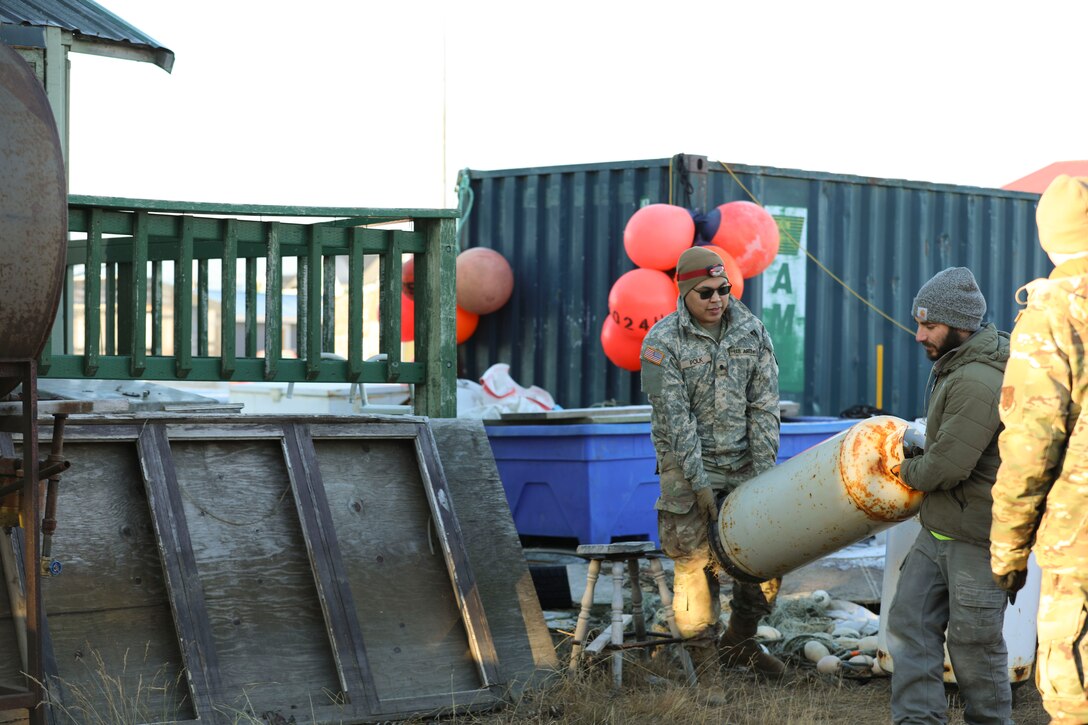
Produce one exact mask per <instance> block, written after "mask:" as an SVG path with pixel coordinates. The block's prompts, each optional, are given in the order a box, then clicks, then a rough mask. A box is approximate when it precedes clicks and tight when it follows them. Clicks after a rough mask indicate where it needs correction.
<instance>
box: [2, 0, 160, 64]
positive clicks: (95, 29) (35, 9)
mask: <svg viewBox="0 0 1088 725" xmlns="http://www.w3.org/2000/svg"><path fill="white" fill-rule="evenodd" d="M0 23H4V24H8V25H15V26H23V27H56V28H60V29H62V30H65V31H68V32H70V33H72V34H73V36H74V39H75V40H76V41H77V43H76V44H73V46H72V49H73V50H75V51H77V52H86V53H97V54H103V55H116V56H118V57H123V58H132V59H135V60H145V61H148V62H151V63H154V64H155V65H157V66H159V67H160V68H162V69H163V70H165V71H166V72H167V73H169V72H170V70H171V68H173V66H174V51H172V50H170V49H169V48H166V47H164V46H163V45H162V44H161V43H159V42H158V41H157V40H155V39H154V38H152V37H151V36H149V35H147V34H146V33H144V32H142V31H140V30H139V29H137V28H135V27H133V26H132V25H130V24H129V23H127V22H125V21H124V20H122V19H121V18H119V17H117V16H116V15H114V14H113V13H111V12H110V11H109V10H107V9H106V8H104V7H102V6H101V5H99V4H98V3H96V2H93V0H0ZM78 41H84V42H83V43H79V42H78ZM106 48H108V49H109V50H106ZM110 51H113V52H110Z"/></svg>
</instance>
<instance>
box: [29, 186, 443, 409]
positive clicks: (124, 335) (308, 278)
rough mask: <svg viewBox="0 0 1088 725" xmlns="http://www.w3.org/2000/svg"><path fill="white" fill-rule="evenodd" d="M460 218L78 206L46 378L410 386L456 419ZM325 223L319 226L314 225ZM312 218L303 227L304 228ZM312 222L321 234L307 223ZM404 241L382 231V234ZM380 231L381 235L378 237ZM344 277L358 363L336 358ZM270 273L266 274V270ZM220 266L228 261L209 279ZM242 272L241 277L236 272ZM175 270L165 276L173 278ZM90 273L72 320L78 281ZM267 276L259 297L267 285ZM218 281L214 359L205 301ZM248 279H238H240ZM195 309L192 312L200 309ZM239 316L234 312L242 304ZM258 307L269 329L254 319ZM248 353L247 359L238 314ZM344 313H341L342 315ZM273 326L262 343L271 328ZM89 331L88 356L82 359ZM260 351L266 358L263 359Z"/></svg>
mask: <svg viewBox="0 0 1088 725" xmlns="http://www.w3.org/2000/svg"><path fill="white" fill-rule="evenodd" d="M457 216H458V212H457V211H456V210H454V209H354V208H327V207H287V206H253V205H223V204H204V203H191V202H166V201H154V200H143V199H115V198H102V197H86V196H71V197H69V209H68V229H69V242H68V257H67V275H66V280H65V285H64V290H63V292H62V299H61V304H60V309H59V312H58V316H57V321H56V324H55V325H54V329H53V334H52V337H51V340H50V343H49V344H48V345H47V346H46V349H45V350H44V351H43V353H42V355H41V357H40V360H39V375H41V376H42V377H48V378H100V379H110V380H166V381H169V380H191V381H276V382H343V383H411V384H414V385H415V396H414V400H415V412H416V413H417V414H420V415H428V416H432V417H453V416H455V415H456V337H455V327H454V325H455V309H456V289H455V268H454V265H455V260H456V257H457V251H458V250H457V240H456V230H455V227H456V220H457ZM318 217H320V218H321V219H314V218H318ZM299 218H301V219H303V220H304V221H302V222H299V221H298V219H299ZM307 218H310V219H307ZM395 222H410V224H398V225H397V227H410V228H382V225H392V224H393V223H395ZM376 225H377V226H376ZM406 253H411V254H414V255H415V262H414V264H415V311H416V312H415V320H414V324H415V360H414V361H413V362H406V361H403V360H402V359H401V305H400V295H401V266H402V263H401V258H402V255H403V254H406ZM365 255H378V258H379V259H378V271H379V309H380V311H381V316H380V319H379V331H380V332H379V342H378V348H379V351H380V353H381V355H382V356H383V359H379V360H375V359H374V358H375V357H378V356H375V355H371V356H370V359H364V356H363V272H364V256H365ZM292 257H293V258H294V263H295V267H296V270H297V335H296V336H295V337H296V339H295V344H294V345H293V351H294V353H295V355H296V357H295V358H291V357H284V356H283V355H282V352H281V351H282V349H283V343H284V336H283V331H284V324H283V319H284V318H283V299H284V292H283V289H284V288H283V282H284V280H283V272H282V270H283V267H284V263H283V260H285V259H289V258H292ZM337 257H342V258H343V259H344V260H346V262H347V268H348V284H347V289H348V291H347V295H348V300H347V306H346V308H347V320H346V325H347V333H348V335H347V351H346V352H347V354H346V355H340V357H342V358H346V359H331V356H329V355H328V354H326V355H323V354H322V353H334V352H335V351H334V349H333V347H334V330H335V325H336V320H335V316H336V307H337V305H336V284H335V269H336V258H337ZM262 259H263V260H264V264H263V265H261V264H259V260H262ZM212 260H220V263H219V264H218V265H215V266H214V267H213V266H212V265H210V262H211V261H212ZM239 260H244V262H243V264H242V265H241V266H242V267H243V269H244V272H242V273H241V274H239V273H238V271H237V269H238V267H239V264H238V261H239ZM167 262H172V265H170V266H168V267H164V263H167ZM81 265H82V268H83V271H84V273H83V276H82V280H83V295H82V302H83V307H82V314H77V312H76V310H77V309H78V304H77V303H78V300H77V299H76V298H77V294H76V293H77V289H78V285H77V281H76V280H77V275H76V271H77V267H79V266H81ZM260 266H263V268H264V273H263V280H262V281H263V285H259V284H258V271H259V267H260ZM170 271H172V272H173V339H172V348H173V353H174V354H173V355H163V344H164V340H163V331H164V318H163V312H164V307H165V306H164V300H163V295H164V289H166V290H169V284H167V280H166V275H164V272H170ZM213 272H218V274H219V276H220V278H221V285H219V287H220V288H221V289H222V295H221V315H220V318H221V321H220V325H221V328H220V330H219V331H218V332H219V350H218V352H219V354H218V356H213V355H209V339H210V337H211V335H210V332H211V330H210V329H209V300H210V299H211V298H212V297H213V295H214V292H215V286H216V285H214V283H213ZM239 277H241V279H239ZM194 298H195V306H194ZM239 298H240V300H241V301H240V302H239V301H236V300H239ZM261 303H263V307H264V314H263V315H260V314H259V313H260V310H259V307H260V305H261ZM238 304H241V305H242V306H243V308H244V309H243V310H242V311H241V312H242V313H243V314H244V338H243V339H244V346H243V347H244V349H236V348H237V347H238V345H237V343H236V324H237V322H236V319H237V317H239V316H241V315H239V312H240V311H239V310H238V309H237V305H238ZM341 307H343V306H342V305H341ZM262 322H263V324H264V330H263V335H262V334H261V333H260V324H261V323H262ZM77 332H82V336H81V339H82V341H83V345H82V352H81V353H79V354H76V352H74V350H75V348H76V345H75V342H74V341H75V340H76V339H79V338H80V335H77ZM262 351H263V352H262Z"/></svg>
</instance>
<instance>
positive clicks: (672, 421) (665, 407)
mask: <svg viewBox="0 0 1088 725" xmlns="http://www.w3.org/2000/svg"><path fill="white" fill-rule="evenodd" d="M647 350H649V351H651V353H652V354H650V355H647ZM651 358H652V359H651ZM642 388H643V391H644V392H645V393H646V396H647V397H648V398H649V400H650V404H651V405H652V406H653V408H654V413H655V416H654V417H655V428H654V432H655V433H656V434H657V435H659V436H661V437H663V438H664V439H665V441H666V445H667V446H668V448H669V453H671V454H672V456H673V458H675V459H676V462H677V464H678V465H679V467H680V470H681V471H683V473H684V478H685V479H686V480H687V482H688V484H690V485H691V488H692V490H693V491H698V490H699V489H701V488H707V487H708V486H709V485H710V480H709V479H708V478H707V475H706V470H705V469H704V468H703V445H702V442H701V441H700V439H699V428H698V425H697V422H696V420H695V415H694V414H693V413H692V411H691V404H690V402H689V401H688V393H687V386H686V385H685V384H684V378H683V376H682V375H681V374H680V365H679V363H678V361H677V360H676V358H675V357H674V356H673V355H672V353H670V352H669V351H668V350H667V349H665V347H664V346H662V345H659V344H653V343H648V344H647V345H644V346H643V355H642Z"/></svg>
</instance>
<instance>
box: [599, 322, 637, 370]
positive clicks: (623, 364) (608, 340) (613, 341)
mask: <svg viewBox="0 0 1088 725" xmlns="http://www.w3.org/2000/svg"><path fill="white" fill-rule="evenodd" d="M601 348H603V349H604V355H605V357H607V358H608V359H609V361H610V362H611V363H612V364H613V365H615V366H617V367H620V368H623V369H624V370H630V371H631V372H635V371H636V370H638V369H639V367H640V365H641V364H640V363H639V355H640V353H641V352H642V338H641V337H638V338H636V337H631V336H630V335H628V334H626V333H625V332H624V331H623V330H622V329H621V328H620V326H619V325H617V324H616V322H615V320H613V319H612V318H611V317H606V318H604V324H603V325H602V326H601Z"/></svg>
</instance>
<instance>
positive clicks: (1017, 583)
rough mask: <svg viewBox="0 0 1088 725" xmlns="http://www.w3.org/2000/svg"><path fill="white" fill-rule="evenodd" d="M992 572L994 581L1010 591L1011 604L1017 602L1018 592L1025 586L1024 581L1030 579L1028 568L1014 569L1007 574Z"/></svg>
mask: <svg viewBox="0 0 1088 725" xmlns="http://www.w3.org/2000/svg"><path fill="white" fill-rule="evenodd" d="M991 573H993V577H994V583H995V584H997V585H998V586H999V587H1001V588H1002V589H1004V590H1005V591H1006V592H1007V593H1008V595H1009V604H1016V593H1017V592H1018V591H1020V590H1021V589H1023V588H1024V582H1026V581H1027V580H1028V572H1027V569H1013V570H1012V571H1010V572H1008V573H1007V574H997V573H994V572H991Z"/></svg>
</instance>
